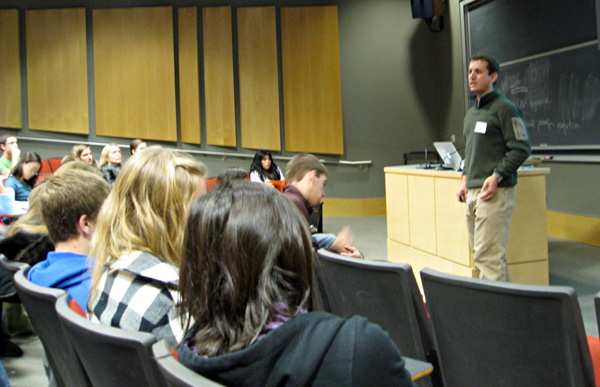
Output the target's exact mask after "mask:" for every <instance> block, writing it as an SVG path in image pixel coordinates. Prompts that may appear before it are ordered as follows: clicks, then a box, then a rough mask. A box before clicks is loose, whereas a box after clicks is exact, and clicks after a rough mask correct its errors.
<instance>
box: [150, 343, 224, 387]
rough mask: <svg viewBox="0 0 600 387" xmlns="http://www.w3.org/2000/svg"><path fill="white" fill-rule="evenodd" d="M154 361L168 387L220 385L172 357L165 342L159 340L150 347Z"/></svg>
mask: <svg viewBox="0 0 600 387" xmlns="http://www.w3.org/2000/svg"><path fill="white" fill-rule="evenodd" d="M152 352H153V353H154V359H155V360H156V364H157V365H158V369H159V370H160V372H161V374H162V375H163V377H164V378H165V380H166V382H167V386H169V387H194V386H198V387H218V386H222V384H219V383H216V382H213V381H212V380H210V379H208V378H206V377H204V376H202V375H200V374H199V373H197V372H195V371H193V370H191V369H189V368H187V367H186V366H184V365H183V364H181V363H180V362H179V361H177V359H175V357H173V355H172V352H171V348H169V344H168V343H167V342H166V341H165V340H161V341H159V342H157V343H154V345H152Z"/></svg>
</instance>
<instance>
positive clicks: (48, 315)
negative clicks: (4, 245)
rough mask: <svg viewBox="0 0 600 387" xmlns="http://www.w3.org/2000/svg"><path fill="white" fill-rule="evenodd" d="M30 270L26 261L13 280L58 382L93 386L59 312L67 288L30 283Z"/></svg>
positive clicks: (64, 384) (60, 383)
mask: <svg viewBox="0 0 600 387" xmlns="http://www.w3.org/2000/svg"><path fill="white" fill-rule="evenodd" d="M28 271H29V265H26V266H25V267H23V268H22V269H20V270H19V271H17V272H16V273H15V275H14V277H13V280H14V282H15V286H16V288H17V293H18V294H19V298H20V299H21V302H22V303H23V306H25V309H26V310H27V314H28V315H29V320H30V321H31V325H33V329H34V330H35V332H36V333H37V334H38V336H39V338H40V341H41V342H42V345H43V346H44V350H45V352H46V358H47V359H48V363H49V365H50V368H51V369H52V374H53V376H54V379H55V380H56V383H57V384H58V385H59V386H91V383H90V380H89V379H88V378H87V375H86V373H85V370H84V369H83V366H82V365H81V362H80V360H79V358H78V357H77V354H76V352H75V350H74V349H73V346H71V343H70V341H69V340H68V339H67V338H66V336H65V334H64V332H63V330H62V327H61V324H60V320H59V319H58V315H57V314H56V308H55V306H54V305H55V304H56V300H57V299H58V298H59V297H61V296H66V293H65V291H64V290H62V289H54V288H46V287H43V286H39V285H36V284H34V283H31V282H30V281H29V280H28V279H27V278H26V274H27V272H28Z"/></svg>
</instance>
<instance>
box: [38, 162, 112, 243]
mask: <svg viewBox="0 0 600 387" xmlns="http://www.w3.org/2000/svg"><path fill="white" fill-rule="evenodd" d="M40 190H41V191H40V192H39V194H38V196H39V201H40V205H41V207H42V218H43V219H44V223H45V224H46V227H47V228H48V234H49V236H50V239H52V241H53V242H54V243H56V242H64V241H67V240H69V239H71V238H73V237H76V236H77V222H79V218H81V217H82V216H83V215H87V217H88V218H89V219H90V220H92V221H95V220H96V217H97V216H98V211H100V207H102V203H104V199H106V197H107V196H108V194H109V193H110V185H109V184H108V183H107V182H106V180H104V179H103V178H102V177H100V176H99V175H98V174H96V173H91V172H88V171H84V170H70V171H64V172H62V173H57V174H55V175H54V176H52V177H51V178H49V179H46V182H45V184H43V185H42V186H41V187H40Z"/></svg>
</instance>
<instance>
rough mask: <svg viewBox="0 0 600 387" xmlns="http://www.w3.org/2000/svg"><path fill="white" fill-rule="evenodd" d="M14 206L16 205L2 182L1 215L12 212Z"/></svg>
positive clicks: (0, 184) (0, 196) (0, 186)
mask: <svg viewBox="0 0 600 387" xmlns="http://www.w3.org/2000/svg"><path fill="white" fill-rule="evenodd" d="M13 208H14V205H13V201H12V199H11V197H10V196H9V195H8V194H7V193H6V190H5V189H4V184H2V183H0V215H10V214H12V213H13ZM2 227H6V226H2ZM3 236H4V235H3Z"/></svg>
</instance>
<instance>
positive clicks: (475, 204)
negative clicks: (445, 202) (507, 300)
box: [456, 55, 531, 282]
mask: <svg viewBox="0 0 600 387" xmlns="http://www.w3.org/2000/svg"><path fill="white" fill-rule="evenodd" d="M498 71H499V65H498V62H497V61H496V60H495V59H493V58H490V57H488V56H485V55H475V56H473V57H471V60H470V63H469V78H468V80H469V89H470V90H471V92H472V93H473V94H474V96H475V98H476V101H475V104H474V106H472V107H471V108H470V109H469V111H468V112H467V115H466V116H465V120H464V129H463V131H464V136H465V140H466V151H465V168H464V170H463V175H462V181H461V184H460V187H459V189H458V192H457V193H456V196H457V197H458V200H460V201H465V200H466V202H467V203H466V204H467V208H466V218H467V229H468V231H469V243H470V245H471V251H472V252H473V259H474V261H475V266H476V267H477V269H479V272H480V275H479V277H480V278H483V279H488V280H494V281H505V282H510V275H509V273H508V265H507V262H506V246H507V244H508V232H509V228H510V219H511V216H512V212H513V209H514V207H515V200H516V197H517V191H516V187H515V186H516V184H517V169H518V168H519V166H521V164H523V162H524V161H525V160H526V159H527V157H529V155H530V154H531V145H530V143H529V136H528V134H527V129H525V123H524V119H523V113H522V112H521V110H520V109H519V108H518V107H517V106H516V105H515V104H513V103H512V102H511V101H509V100H508V99H506V98H505V97H504V96H503V95H501V94H500V93H499V92H498V91H496V90H495V89H494V83H495V82H496V80H497V79H498Z"/></svg>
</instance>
